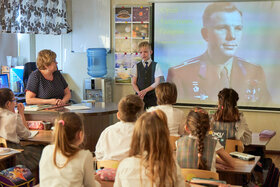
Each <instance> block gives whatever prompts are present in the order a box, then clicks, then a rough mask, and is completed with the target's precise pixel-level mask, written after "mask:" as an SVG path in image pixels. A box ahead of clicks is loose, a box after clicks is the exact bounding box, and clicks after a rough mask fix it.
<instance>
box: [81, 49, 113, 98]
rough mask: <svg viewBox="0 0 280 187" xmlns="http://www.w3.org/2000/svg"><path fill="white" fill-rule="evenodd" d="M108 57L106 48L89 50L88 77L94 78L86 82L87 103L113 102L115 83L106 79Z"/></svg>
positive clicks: (85, 96)
mask: <svg viewBox="0 0 280 187" xmlns="http://www.w3.org/2000/svg"><path fill="white" fill-rule="evenodd" d="M106 55H107V51H106V49H105V48H89V49H87V57H88V75H90V76H92V77H93V78H87V79H85V80H84V100H86V101H91V100H95V101H96V102H112V101H113V92H112V90H113V81H112V79H110V78H106V77H104V76H105V75H106V74H107V66H106Z"/></svg>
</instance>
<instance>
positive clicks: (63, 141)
mask: <svg viewBox="0 0 280 187" xmlns="http://www.w3.org/2000/svg"><path fill="white" fill-rule="evenodd" d="M54 137H55V141H54V145H48V146H46V147H45V148H44V150H43V153H42V157H41V160H40V186H42V187H44V186H47V187H55V186H64V187H70V186H77V187H82V186H85V187H91V186H93V187H94V186H96V185H98V183H97V184H95V180H94V168H93V157H92V154H91V153H90V151H89V150H83V149H81V148H80V147H79V146H80V145H81V144H82V142H83V140H84V126H83V122H82V119H81V118H80V117H79V116H78V114H76V113H71V112H69V113H63V114H61V115H60V116H59V117H58V118H57V119H56V120H55V132H54ZM98 186H99V185H98Z"/></svg>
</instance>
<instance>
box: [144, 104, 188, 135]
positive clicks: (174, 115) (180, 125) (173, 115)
mask: <svg viewBox="0 0 280 187" xmlns="http://www.w3.org/2000/svg"><path fill="white" fill-rule="evenodd" d="M157 109H160V110H162V111H163V112H164V113H165V114H166V116H167V123H168V124H167V125H168V129H169V132H170V135H171V136H179V135H183V134H184V126H185V121H186V115H185V114H184V112H183V111H182V110H180V109H177V108H174V107H173V106H172V105H158V106H155V107H151V108H149V109H148V110H147V111H148V112H152V111H154V110H157Z"/></svg>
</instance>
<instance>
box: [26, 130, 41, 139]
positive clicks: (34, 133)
mask: <svg viewBox="0 0 280 187" xmlns="http://www.w3.org/2000/svg"><path fill="white" fill-rule="evenodd" d="M30 132H31V134H30V136H29V137H28V139H30V138H33V137H34V136H36V135H37V134H38V132H39V131H30Z"/></svg>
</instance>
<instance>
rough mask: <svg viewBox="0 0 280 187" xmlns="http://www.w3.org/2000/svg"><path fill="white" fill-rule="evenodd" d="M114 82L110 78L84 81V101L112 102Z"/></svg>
mask: <svg viewBox="0 0 280 187" xmlns="http://www.w3.org/2000/svg"><path fill="white" fill-rule="evenodd" d="M112 84H113V81H112V79H110V78H88V79H85V81H84V100H86V101H91V100H95V101H96V102H106V103H107V102H108V103H110V102H112V100H113V99H112V98H113V95H112V93H113V92H112V88H113V85H112Z"/></svg>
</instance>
